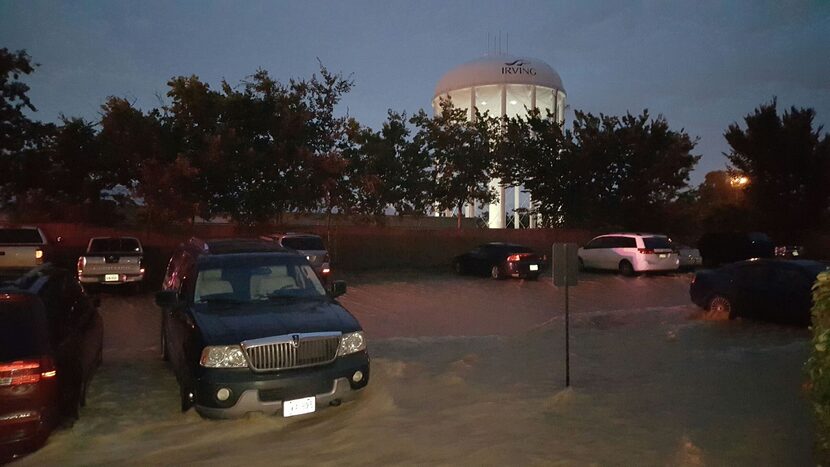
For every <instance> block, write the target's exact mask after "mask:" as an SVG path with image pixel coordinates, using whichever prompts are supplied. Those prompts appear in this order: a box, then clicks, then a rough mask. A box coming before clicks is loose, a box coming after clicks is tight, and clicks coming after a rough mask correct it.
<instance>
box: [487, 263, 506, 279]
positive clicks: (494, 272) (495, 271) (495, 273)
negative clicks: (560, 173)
mask: <svg viewBox="0 0 830 467" xmlns="http://www.w3.org/2000/svg"><path fill="white" fill-rule="evenodd" d="M490 277H492V278H493V279H501V278H502V277H503V275H502V273H501V269H500V268H499V266H498V265H495V266H493V267H492V268H490Z"/></svg>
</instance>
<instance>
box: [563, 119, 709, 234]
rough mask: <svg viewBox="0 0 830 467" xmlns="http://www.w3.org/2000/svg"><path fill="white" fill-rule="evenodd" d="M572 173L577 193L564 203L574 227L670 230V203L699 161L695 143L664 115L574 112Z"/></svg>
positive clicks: (682, 187) (571, 137)
mask: <svg viewBox="0 0 830 467" xmlns="http://www.w3.org/2000/svg"><path fill="white" fill-rule="evenodd" d="M566 139H572V143H571V144H572V145H571V149H570V154H566V155H567V157H568V160H569V161H570V162H569V163H570V164H572V166H573V169H572V171H571V173H570V174H569V175H570V177H569V180H570V185H571V186H572V192H573V196H572V197H571V198H570V202H569V203H568V204H566V206H565V212H564V215H565V219H566V222H567V223H568V224H569V225H572V226H581V227H600V226H604V227H616V228H626V229H635V230H639V229H654V230H665V229H667V228H669V227H670V225H669V224H668V222H667V219H668V217H666V214H667V213H668V211H669V209H670V206H671V204H672V202H673V201H675V200H676V199H677V198H678V196H679V195H680V193H681V192H682V191H683V190H684V189H686V188H688V180H689V173H690V172H691V170H692V168H693V167H694V165H695V164H696V163H697V161H698V160H699V159H700V156H695V155H692V154H691V151H692V150H693V149H694V147H695V144H696V142H695V141H693V140H692V139H691V138H690V137H689V136H688V135H687V134H686V133H685V132H684V131H683V130H680V131H673V130H671V129H670V127H669V125H668V122H667V121H666V120H665V119H664V118H663V117H662V116H658V117H657V118H650V117H649V114H648V111H644V112H643V113H642V114H641V115H637V116H634V115H631V114H626V115H625V116H623V117H622V118H620V117H614V116H607V115H603V114H600V115H599V117H596V116H594V115H591V114H589V113H584V112H579V111H577V112H576V113H575V119H574V123H573V134H572V135H567V136H566Z"/></svg>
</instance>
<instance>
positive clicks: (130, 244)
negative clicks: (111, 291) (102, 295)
mask: <svg viewBox="0 0 830 467" xmlns="http://www.w3.org/2000/svg"><path fill="white" fill-rule="evenodd" d="M78 279H79V280H80V281H81V283H83V284H107V285H114V284H128V283H131V284H136V285H137V284H138V283H140V282H141V281H142V280H144V249H143V248H142V247H141V242H139V241H138V239H137V238H134V237H94V238H92V239H90V240H89V245H88V246H87V248H86V253H85V254H84V255H83V256H81V257H80V258H78Z"/></svg>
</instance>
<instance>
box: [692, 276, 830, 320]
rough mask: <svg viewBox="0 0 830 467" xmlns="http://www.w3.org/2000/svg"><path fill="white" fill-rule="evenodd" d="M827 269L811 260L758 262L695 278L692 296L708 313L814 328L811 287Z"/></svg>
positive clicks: (693, 300) (731, 317)
mask: <svg viewBox="0 0 830 467" xmlns="http://www.w3.org/2000/svg"><path fill="white" fill-rule="evenodd" d="M826 269H827V265H826V264H824V263H820V262H817V261H808V260H781V259H756V260H747V261H740V262H737V263H732V264H728V265H726V266H723V267H721V268H718V269H713V270H703V271H699V272H698V273H697V274H695V277H694V278H693V279H692V283H691V285H690V286H689V295H690V297H691V299H692V302H694V303H695V304H696V305H698V306H700V307H701V308H704V309H706V310H711V311H716V312H721V313H725V314H727V315H728V316H729V318H730V319H734V318H736V317H746V318H752V319H759V320H765V321H775V322H781V323H789V324H795V325H801V326H809V325H810V307H811V304H812V296H811V287H812V285H813V283H814V282H815V280H816V276H817V275H818V274H819V273H820V272H822V271H824V270H826Z"/></svg>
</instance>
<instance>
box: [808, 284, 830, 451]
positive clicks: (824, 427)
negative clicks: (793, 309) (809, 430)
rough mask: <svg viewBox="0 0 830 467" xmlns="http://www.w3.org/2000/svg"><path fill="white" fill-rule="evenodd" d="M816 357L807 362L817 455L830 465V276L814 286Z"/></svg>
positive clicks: (813, 317)
mask: <svg viewBox="0 0 830 467" xmlns="http://www.w3.org/2000/svg"><path fill="white" fill-rule="evenodd" d="M812 319H813V326H812V331H813V341H812V344H813V346H812V354H811V356H810V359H809V361H808V362H807V371H808V373H809V376H810V395H811V398H812V400H813V414H814V417H815V421H816V455H817V460H818V461H819V464H820V465H828V464H830V273H828V272H824V273H821V274H819V276H818V279H817V281H816V283H815V285H813V310H812Z"/></svg>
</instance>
